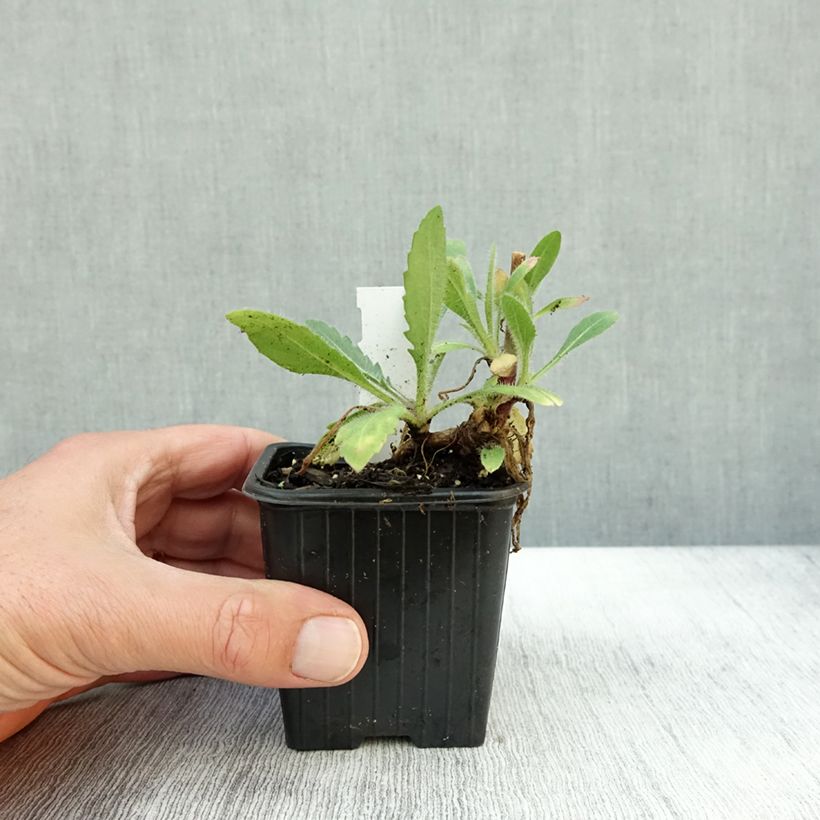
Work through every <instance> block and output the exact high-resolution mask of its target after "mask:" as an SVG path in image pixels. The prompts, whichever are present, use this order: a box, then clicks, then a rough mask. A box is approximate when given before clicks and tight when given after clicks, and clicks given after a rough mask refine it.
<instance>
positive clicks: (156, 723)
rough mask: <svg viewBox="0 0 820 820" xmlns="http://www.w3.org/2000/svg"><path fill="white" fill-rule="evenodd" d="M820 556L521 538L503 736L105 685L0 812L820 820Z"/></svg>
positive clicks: (509, 620) (68, 722) (61, 717)
mask: <svg viewBox="0 0 820 820" xmlns="http://www.w3.org/2000/svg"><path fill="white" fill-rule="evenodd" d="M818 681H820V548H799V547H793V548H765V547H755V548H722V549H710V548H663V549H652V548H623V549H592V548H589V549H547V550H525V551H524V552H523V553H521V554H520V555H518V556H513V557H512V559H511V568H510V577H509V588H508V597H507V606H506V612H505V620H504V626H503V629H502V638H501V646H500V651H499V666H498V675H497V679H496V694H495V698H494V703H493V708H492V711H491V716H490V729H489V734H488V739H487V742H486V744H485V745H484V746H483V747H482V748H479V749H455V750H419V749H415V748H414V747H412V746H410V745H409V743H405V742H402V741H370V742H368V743H366V744H365V745H364V746H362V748H361V749H359V750H356V751H353V752H331V753H328V752H312V753H298V752H292V751H289V750H288V749H287V748H286V747H285V745H284V737H283V732H282V724H281V715H280V713H279V707H278V699H277V698H276V694H275V692H272V691H267V690H262V689H252V688H248V687H242V686H237V685H232V684H227V683H221V682H216V681H208V680H205V679H193V678H191V679H186V680H178V681H173V682H168V683H163V684H159V685H153V686H150V687H139V688H138V687H120V688H113V687H108V688H106V689H105V690H101V691H99V692H97V693H92V694H90V695H87V696H84V697H81V698H78V699H76V700H74V701H71V702H67V703H65V704H63V705H60V706H58V707H56V708H53V709H52V710H51V711H50V712H48V713H47V714H46V716H45V717H43V718H42V719H41V720H40V721H39V722H38V723H37V724H35V725H34V726H33V727H31V728H30V729H29V730H28V731H26V732H25V733H24V734H22V735H20V736H18V737H16V738H14V739H12V740H11V741H9V742H7V743H6V744H4V745H3V746H0V817H2V818H3V820H12V819H13V820H23V818H30V819H31V820H35V819H39V818H65V820H73V819H74V818H78V820H79V818H83V819H85V818H92V817H93V818H96V817H100V818H103V817H104V818H128V817H140V818H163V820H166V819H168V820H170V818H192V820H193V818H197V819H198V818H205V817H207V818H235V817H242V818H283V820H285V819H286V818H297V819H300V818H305V820H308V818H309V820H323V819H324V818H334V819H335V818H361V817H373V818H386V819H387V818H389V819H390V820H404V819H405V818H442V819H443V820H461V819H462V818H476V819H478V818H481V819H482V820H483V819H484V818H487V820H489V818H511V819H512V818H516V819H517V818H532V819H533V820H536V819H537V820H544V818H612V817H614V818H636V817H651V818H690V817H708V818H744V820H754V819H755V818H761V820H762V818H774V817H777V818H814V817H816V816H817V807H818V805H820V778H819V777H818V769H819V767H820V698H818Z"/></svg>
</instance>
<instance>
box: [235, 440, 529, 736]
mask: <svg viewBox="0 0 820 820" xmlns="http://www.w3.org/2000/svg"><path fill="white" fill-rule="evenodd" d="M306 448H308V445H295V444H279V445H273V446H272V447H270V448H268V450H266V451H265V453H264V454H263V455H262V457H261V458H260V460H259V462H258V463H257V465H256V467H255V468H254V470H253V471H252V473H251V475H250V476H249V477H248V481H247V482H246V485H245V491H246V492H247V493H248V494H249V495H251V496H252V497H254V498H256V499H257V500H258V501H259V503H260V511H261V522H262V540H263V548H264V556H265V568H266V574H267V576H268V577H269V578H275V579H280V580H286V581H294V582H297V583H301V584H306V585H308V586H311V587H315V588H317V589H321V590H325V591H326V592H329V593H330V594H332V595H335V596H336V597H338V598H341V599H342V600H344V601H347V602H348V603H350V604H351V605H352V606H353V607H354V608H355V609H356V610H357V611H358V612H359V614H360V615H361V617H362V619H363V620H364V623H365V624H366V626H367V629H368V635H369V639H370V655H369V657H368V659H367V662H366V663H365V666H364V668H363V669H362V670H361V672H360V673H359V674H358V675H357V676H356V678H355V679H354V680H352V681H351V682H350V683H347V684H345V685H343V686H337V687H328V688H321V689H290V690H285V689H283V690H281V691H280V696H281V701H282V713H283V718H284V724H285V735H286V739H287V743H288V745H289V746H290V747H291V748H294V749H304V750H307V749H353V748H356V747H357V746H359V744H360V743H361V742H362V740H363V739H365V738H368V737H385V736H386V737H409V738H410V740H411V741H412V742H413V743H414V744H415V745H416V746H422V747H432V746H479V745H481V743H483V741H484V736H485V733H486V726H487V714H488V710H489V706H490V697H491V694H492V685H493V676H494V673H495V660H496V653H497V648H498V634H499V627H500V624H501V611H502V604H503V598H504V585H505V582H506V575H507V559H508V556H509V547H510V526H511V521H512V513H513V507H514V505H515V499H516V497H517V495H518V494H519V493H520V492H521V491H522V489H523V488H520V487H510V488H503V489H501V490H482V491H475V490H473V491H463V492H461V491H459V490H456V491H455V492H454V493H450V492H447V491H440V490H438V491H434V492H433V493H431V494H430V495H427V496H413V497H408V496H398V495H394V496H389V495H387V494H385V493H383V492H381V491H379V492H374V491H371V490H361V491H359V490H347V491H343V492H339V491H328V490H317V491H315V492H314V491H313V490H277V489H276V488H275V485H272V484H270V483H269V482H266V481H265V478H264V476H265V474H266V473H267V470H268V469H269V468H270V466H271V465H274V466H276V465H282V464H288V465H289V464H290V463H291V460H292V459H293V458H294V457H299V456H301V455H304V453H305V452H307V449H306Z"/></svg>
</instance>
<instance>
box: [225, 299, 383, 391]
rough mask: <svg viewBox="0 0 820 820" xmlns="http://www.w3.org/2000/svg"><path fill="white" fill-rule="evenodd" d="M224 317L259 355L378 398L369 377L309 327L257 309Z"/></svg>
mask: <svg viewBox="0 0 820 820" xmlns="http://www.w3.org/2000/svg"><path fill="white" fill-rule="evenodd" d="M226 318H227V319H228V321H229V322H231V323H232V324H235V325H236V326H237V327H238V328H240V329H241V330H242V331H243V332H244V333H245V334H246V335H247V337H248V338H249V339H250V340H251V342H252V343H253V345H254V347H256V349H257V350H258V351H259V352H260V353H262V355H264V356H267V357H268V358H269V359H270V360H271V361H273V362H275V363H276V364H278V365H279V366H280V367H284V368H285V370H290V371H291V372H292V373H315V374H318V375H321V376H335V377H336V378H338V379H344V380H345V381H348V382H352V383H353V384H355V385H357V386H359V387H362V388H364V389H365V390H367V391H369V392H371V393H374V391H376V392H375V395H379V392H380V391H379V388H378V387H375V386H374V380H373V377H372V376H371V375H370V374H368V373H366V372H365V371H363V370H362V369H361V367H360V366H359V365H358V364H356V362H354V361H353V360H352V359H351V358H350V357H349V356H348V355H346V354H345V353H343V352H342V351H341V350H339V349H338V348H337V347H336V346H335V345H334V344H331V343H330V342H328V341H327V340H326V339H324V338H322V337H321V336H320V335H318V334H317V333H316V332H315V331H313V330H311V329H310V328H309V327H306V326H305V325H300V324H297V323H296V322H292V321H291V320H290V319H285V318H284V317H283V316H277V315H276V314H275V313H265V312H263V311H260V310H235V311H233V312H232V313H229V314H228V315H227V317H226ZM379 398H387V396H386V395H384V394H383V395H380V396H379Z"/></svg>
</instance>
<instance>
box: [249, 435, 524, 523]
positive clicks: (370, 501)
mask: <svg viewBox="0 0 820 820" xmlns="http://www.w3.org/2000/svg"><path fill="white" fill-rule="evenodd" d="M312 448H313V445H312V444H306V443H304V442H294V441H280V442H276V443H275V444H269V445H268V446H267V447H266V448H265V449H264V450H263V452H262V454H261V455H260V456H259V458H258V459H257V460H256V463H255V464H254V465H253V468H252V469H251V471H250V473H248V477H247V478H246V479H245V483H244V484H243V485H242V492H243V493H245V495H247V496H249V497H250V498H253V499H254V500H256V501H258V502H260V503H262V504H277V505H281V506H288V507H379V508H381V509H384V510H385V511H387V510H391V509H407V508H416V509H418V508H419V505H424V507H445V508H447V509H454V508H456V507H459V508H463V507H465V506H468V505H469V506H482V507H485V506H499V507H506V506H508V505H509V504H511V503H512V502H513V501H515V499H516V498H518V496H520V495H521V494H522V493H525V492H527V491H528V490H529V489H530V485H529V484H528V483H517V484H511V485H510V486H508V487H493V488H488V489H480V488H477V487H436V488H434V489H432V490H430V491H429V492H426V493H389V492H387V491H386V490H381V489H378V488H375V487H374V488H372V489H371V488H356V489H343V490H340V489H335V488H330V487H306V488H305V489H291V490H282V489H280V488H279V487H277V486H276V485H275V484H273V483H272V482H270V481H267V480H266V479H265V473H267V471H268V469H269V467H270V465H271V463H272V462H273V460H274V459H275V458H276V457H277V456H280V457H283V458H287V459H288V460H291V459H293V458H298V457H299V456H300V455H306V454H307V453H309V452H310V450H311V449H312Z"/></svg>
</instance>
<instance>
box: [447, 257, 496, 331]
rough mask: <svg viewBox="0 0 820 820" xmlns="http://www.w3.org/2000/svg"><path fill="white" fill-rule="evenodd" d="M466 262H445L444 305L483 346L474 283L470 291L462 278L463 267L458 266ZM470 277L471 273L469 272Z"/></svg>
mask: <svg viewBox="0 0 820 820" xmlns="http://www.w3.org/2000/svg"><path fill="white" fill-rule="evenodd" d="M463 261H466V260H457V259H448V260H447V290H446V292H445V296H444V304H445V305H446V306H447V308H448V309H449V310H451V311H452V312H453V313H455V314H456V316H458V317H459V318H461V319H463V320H464V322H465V324H466V325H467V329H468V330H469V331H470V333H471V334H472V335H473V336H475V338H476V339H477V340H478V342H479V344H481V345H482V347H483V346H485V343H486V339H487V334H486V333H485V332H484V326H483V325H482V324H481V316H480V315H479V312H478V303H477V302H476V298H475V290H474V288H475V282H473V291H470V288H469V286H468V285H467V282H466V279H465V276H464V267H463V265H461V264H459V262H463ZM470 276H472V271H470Z"/></svg>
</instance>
